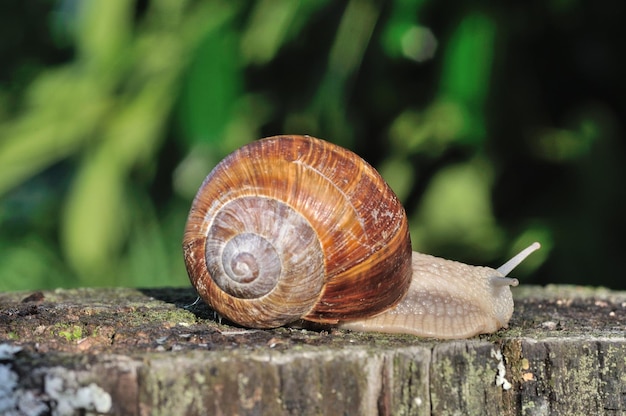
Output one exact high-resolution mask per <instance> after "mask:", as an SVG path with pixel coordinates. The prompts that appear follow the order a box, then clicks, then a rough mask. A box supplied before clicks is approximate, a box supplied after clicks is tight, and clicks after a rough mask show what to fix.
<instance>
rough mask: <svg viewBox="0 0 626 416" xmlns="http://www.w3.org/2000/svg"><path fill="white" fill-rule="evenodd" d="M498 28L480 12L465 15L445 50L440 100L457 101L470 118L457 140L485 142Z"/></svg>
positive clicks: (473, 142) (475, 143)
mask: <svg viewBox="0 0 626 416" xmlns="http://www.w3.org/2000/svg"><path fill="white" fill-rule="evenodd" d="M495 35H496V29H495V24H494V22H493V21H492V20H491V19H489V18H488V17H487V16H485V15H483V14H480V13H472V14H469V15H468V16H466V17H465V18H464V19H463V20H462V21H461V23H460V24H459V27H458V28H457V30H456V32H455V33H454V34H453V35H452V37H451V39H450V40H449V44H448V45H447V47H446V48H445V62H444V67H443V70H442V75H441V87H440V88H441V89H440V97H441V99H443V100H444V101H452V102H456V103H457V104H458V105H460V106H463V107H464V112H465V113H467V114H468V115H469V117H467V118H466V119H465V124H464V129H463V131H462V132H461V134H460V135H459V137H458V139H461V140H463V141H466V142H469V143H472V144H474V145H479V144H481V143H482V142H483V141H484V139H485V120H484V111H485V100H486V97H487V93H488V91H489V84H490V78H491V67H492V61H493V49H494V40H495Z"/></svg>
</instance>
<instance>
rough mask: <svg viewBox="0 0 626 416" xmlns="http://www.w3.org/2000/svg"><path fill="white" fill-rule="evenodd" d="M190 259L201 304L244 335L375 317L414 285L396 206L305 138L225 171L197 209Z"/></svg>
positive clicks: (346, 162) (253, 150)
mask: <svg viewBox="0 0 626 416" xmlns="http://www.w3.org/2000/svg"><path fill="white" fill-rule="evenodd" d="M183 251H184V255H185V264H186V267H187V272H188V274H189V277H190V280H191V282H192V284H193V285H194V287H195V288H196V290H197V291H198V294H199V295H200V296H201V297H202V298H203V300H204V301H206V302H207V303H208V304H209V305H210V306H211V307H212V308H213V309H215V310H216V311H217V312H218V313H220V314H221V315H222V316H224V317H226V318H228V319H229V320H231V321H233V322H236V323H239V324H241V325H244V326H248V327H257V328H269V327H276V326H280V325H284V324H286V323H289V322H292V321H294V320H297V319H301V318H302V319H307V320H311V321H316V322H325V323H335V322H338V321H344V320H350V319H357V318H361V317H365V316H372V315H376V314H377V313H380V312H382V311H383V310H385V309H387V308H389V307H391V306H393V305H395V304H396V303H397V302H398V301H399V300H400V299H401V298H402V297H403V296H404V294H405V292H406V290H407V289H408V286H409V284H410V279H411V244H410V238H409V234H408V223H407V220H406V214H405V213H404V209H403V208H402V206H401V204H400V202H399V201H398V199H397V198H396V196H395V194H394V193H393V192H392V191H391V189H390V188H389V187H388V185H387V184H386V183H385V182H384V180H383V179H382V178H381V177H380V175H379V174H378V173H377V172H376V171H375V170H374V169H373V168H372V167H371V166H370V165H369V164H367V163H366V162H365V161H364V160H363V159H361V158H360V157H359V156H357V155H356V154H354V153H352V152H350V151H348V150H346V149H343V148H341V147H339V146H336V145H333V144H330V143H328V142H325V141H323V140H319V139H315V138H312V137H308V136H276V137H271V138H267V139H263V140H259V141H256V142H253V143H251V144H249V145H246V146H244V147H242V148H240V149H238V150H236V151H235V152H233V153H232V154H231V155H229V156H228V157H226V158H225V159H224V160H223V161H221V162H220V163H219V164H218V165H217V166H216V167H215V168H214V169H213V171H212V172H211V173H210V174H209V175H208V176H207V178H206V179H205V181H204V183H203V184H202V186H201V187H200V190H199V191H198V194H197V195H196V198H195V199H194V202H193V204H192V207H191V211H190V213H189V217H188V220H187V226H186V228H185V235H184V240H183Z"/></svg>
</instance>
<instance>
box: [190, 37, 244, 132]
mask: <svg viewBox="0 0 626 416" xmlns="http://www.w3.org/2000/svg"><path fill="white" fill-rule="evenodd" d="M238 42H239V39H238V37H237V35H236V33H235V32H234V31H233V30H232V28H231V27H230V26H229V25H224V26H223V28H222V30H221V31H219V32H217V31H216V32H210V33H209V34H207V36H206V37H205V38H204V39H203V41H202V42H201V44H200V45H199V47H198V49H197V50H196V52H195V58H194V61H193V62H192V64H191V66H190V68H189V69H188V70H187V76H186V80H185V84H184V85H183V96H182V99H181V105H180V112H179V115H180V119H181V126H182V129H183V132H184V133H185V136H186V137H187V139H188V140H190V141H191V142H192V143H196V142H207V143H218V142H219V141H220V140H221V139H222V138H223V134H224V130H225V128H226V124H227V123H228V120H230V119H231V117H232V112H233V107H234V105H235V102H236V100H237V98H238V96H239V93H240V90H241V84H242V82H243V73H242V68H241V63H240V62H239V54H238V48H237V45H238Z"/></svg>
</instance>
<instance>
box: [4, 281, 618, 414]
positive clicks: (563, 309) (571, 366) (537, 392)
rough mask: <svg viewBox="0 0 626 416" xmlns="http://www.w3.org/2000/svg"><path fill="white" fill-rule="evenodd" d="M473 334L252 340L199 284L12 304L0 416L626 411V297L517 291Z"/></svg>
mask: <svg viewBox="0 0 626 416" xmlns="http://www.w3.org/2000/svg"><path fill="white" fill-rule="evenodd" d="M514 294H515V299H516V309H515V312H514V315H513V319H512V321H511V322H510V325H509V329H506V330H502V331H499V332H498V333H496V334H491V335H483V336H480V337H475V338H472V339H468V340H459V341H438V340H429V339H421V338H416V337H413V336H408V335H386V334H372V333H356V332H349V331H339V330H335V329H319V328H318V329H315V330H312V329H308V330H307V329H300V328H277V329H273V330H250V329H245V328H240V327H236V326H232V325H227V324H226V323H220V322H218V320H216V319H214V316H213V314H212V312H211V311H210V310H209V309H208V308H207V307H206V306H205V305H203V304H197V305H193V306H188V305H190V304H192V303H193V302H194V300H195V294H194V292H193V291H192V290H191V289H146V290H137V289H127V288H119V289H74V290H55V291H44V292H37V293H2V294H0V414H9V415H12V414H14V415H22V414H23V415H38V414H58V415H73V414H84V413H85V412H87V413H93V414H115V415H159V414H163V415H170V414H186V415H196V414H197V415H201V414H223V415H235V414H237V415H257V414H259V415H261V414H263V415H266V414H267V415H270V414H271V415H328V414H333V415H341V414H345V415H354V414H363V415H430V414H434V415H448V414H450V415H452V414H455V415H457V414H468V415H471V414H480V415H518V414H520V415H552V414H554V415H566V414H589V415H591V414H593V415H595V414H607V415H618V414H624V412H625V411H626V371H625V370H626V365H625V363H626V338H625V337H624V328H625V326H626V313H625V310H626V293H624V292H611V291H608V290H604V289H589V288H579V287H570V286H551V287H546V288H540V287H528V286H527V287H519V288H516V289H514Z"/></svg>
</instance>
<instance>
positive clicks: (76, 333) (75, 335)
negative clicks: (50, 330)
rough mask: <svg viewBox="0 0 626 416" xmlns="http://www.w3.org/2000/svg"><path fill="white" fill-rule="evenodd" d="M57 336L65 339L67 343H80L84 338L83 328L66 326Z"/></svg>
mask: <svg viewBox="0 0 626 416" xmlns="http://www.w3.org/2000/svg"><path fill="white" fill-rule="evenodd" d="M57 335H58V336H60V337H63V338H65V339H66V340H67V342H73V341H78V340H79V339H82V338H83V328H82V327H81V326H79V325H71V326H66V327H65V328H62V329H60V330H59V331H58V332H57Z"/></svg>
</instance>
